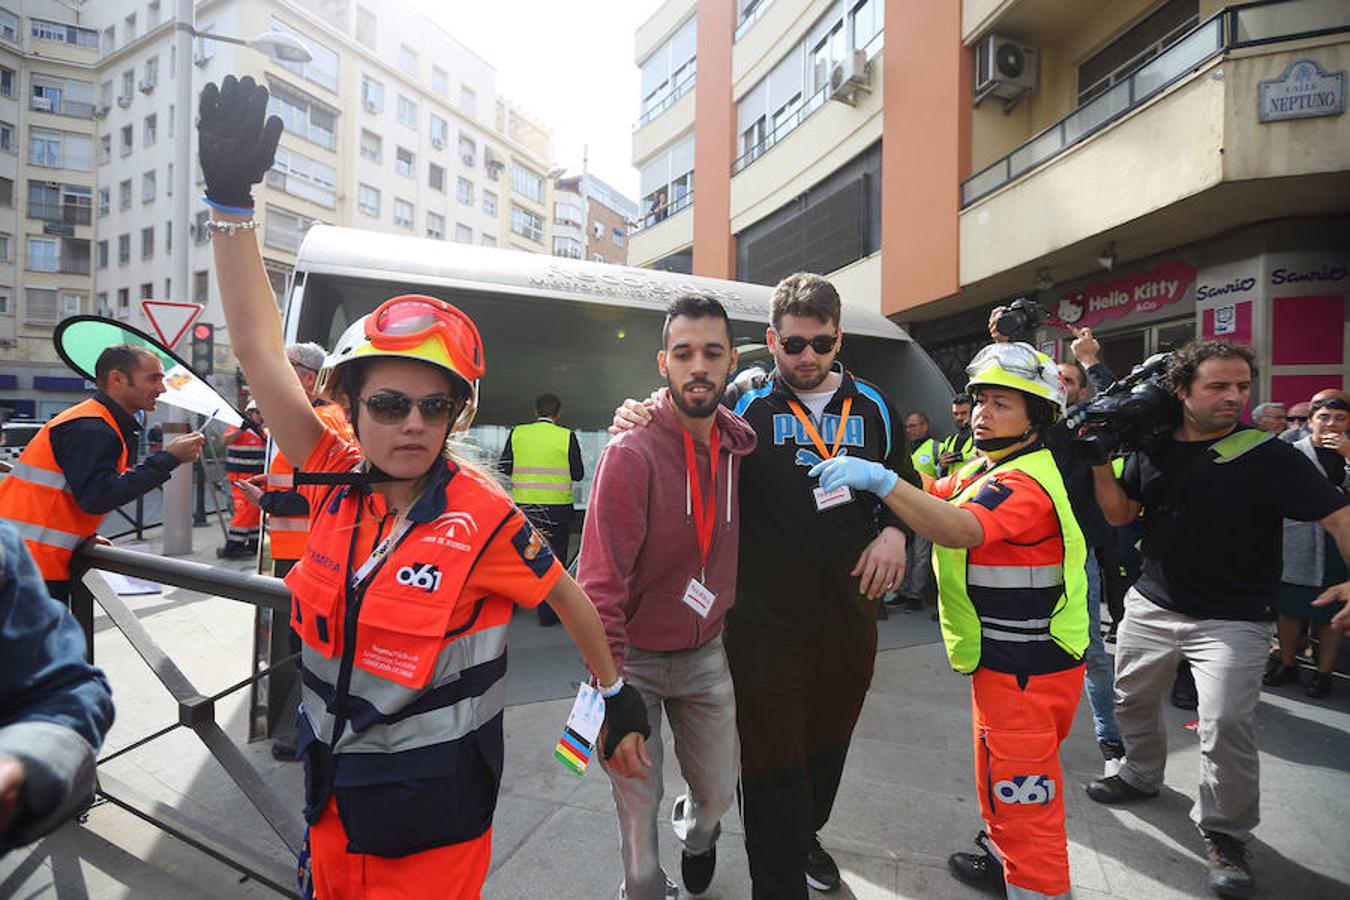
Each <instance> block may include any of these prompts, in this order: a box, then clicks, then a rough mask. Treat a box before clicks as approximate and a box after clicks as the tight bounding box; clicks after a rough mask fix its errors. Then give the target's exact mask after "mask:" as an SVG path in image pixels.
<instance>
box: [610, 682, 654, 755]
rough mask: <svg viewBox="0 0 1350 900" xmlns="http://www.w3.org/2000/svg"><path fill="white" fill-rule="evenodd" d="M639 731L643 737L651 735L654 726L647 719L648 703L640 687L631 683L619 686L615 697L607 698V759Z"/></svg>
mask: <svg viewBox="0 0 1350 900" xmlns="http://www.w3.org/2000/svg"><path fill="white" fill-rule="evenodd" d="M633 732H637V733H638V734H640V735H642V737H643V739H644V740H645V739H647V738H649V737H651V734H652V726H651V723H650V722H648V721H647V704H646V703H645V702H644V701H643V699H642V695H641V694H639V693H638V689H637V688H635V687H633V686H632V685H631V684H625V685H624V686H623V687H621V688H619V692H618V693H617V694H615V695H614V696H613V697H606V698H605V747H604V751H605V759H609V758H610V757H611V756H613V755H614V750H615V749H616V748H617V747H618V746H619V742H620V741H622V740H623V739H624V738H625V737H627V736H628V735H630V734H632V733H633Z"/></svg>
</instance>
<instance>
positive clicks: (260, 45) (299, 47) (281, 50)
mask: <svg viewBox="0 0 1350 900" xmlns="http://www.w3.org/2000/svg"><path fill="white" fill-rule="evenodd" d="M192 34H193V36H194V37H199V38H202V39H203V40H208V41H221V42H222V43H226V44H238V45H239V46H241V47H249V48H251V49H253V50H257V51H258V52H259V53H261V54H262V55H263V56H266V57H268V58H270V59H274V60H276V61H277V62H283V63H307V62H309V61H310V60H312V59H313V58H314V55H313V54H312V53H310V52H309V49H308V48H307V47H306V46H305V45H304V44H303V43H302V42H301V41H300V39H299V38H296V37H294V36H292V35H289V34H286V33H285V32H284V31H265V32H263V33H262V34H260V35H258V36H257V37H255V38H252V39H251V40H245V39H244V38H237V37H229V36H227V35H221V34H216V33H215V32H212V31H198V30H197V29H195V28H193V29H192Z"/></svg>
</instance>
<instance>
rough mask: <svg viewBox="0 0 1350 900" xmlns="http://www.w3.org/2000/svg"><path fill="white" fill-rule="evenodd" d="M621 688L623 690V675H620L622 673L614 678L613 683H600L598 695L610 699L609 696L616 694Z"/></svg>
mask: <svg viewBox="0 0 1350 900" xmlns="http://www.w3.org/2000/svg"><path fill="white" fill-rule="evenodd" d="M621 690H623V676H622V675H620V676H619V677H618V678H615V679H614V683H613V684H602V685H600V696H601V697H603V698H605V699H606V700H608V699H610V698H611V697H613V696H615V695H617V694H618V693H619V691H621Z"/></svg>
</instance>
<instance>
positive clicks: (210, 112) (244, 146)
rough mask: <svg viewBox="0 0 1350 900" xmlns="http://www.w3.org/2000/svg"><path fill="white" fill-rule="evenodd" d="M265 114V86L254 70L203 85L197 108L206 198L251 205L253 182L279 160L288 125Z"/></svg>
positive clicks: (198, 139) (199, 154)
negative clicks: (279, 146)
mask: <svg viewBox="0 0 1350 900" xmlns="http://www.w3.org/2000/svg"><path fill="white" fill-rule="evenodd" d="M266 114H267V88H265V87H263V86H262V85H260V84H255V83H254V81H253V78H252V76H250V75H245V76H244V77H243V79H242V80H236V79H235V77H234V76H233V75H226V76H225V80H224V81H222V82H221V83H220V87H219V88H217V87H216V86H215V85H214V84H208V85H207V86H206V87H204V88H202V96H201V102H200V103H199V105H198V109H197V156H198V159H199V160H200V161H201V165H202V177H203V178H204V179H205V180H206V199H208V200H210V201H211V202H212V203H218V204H220V205H221V206H234V207H240V208H246V209H252V208H253V193H252V188H253V185H255V184H257V183H258V182H260V181H262V180H263V176H264V175H266V174H267V170H268V169H270V168H272V163H273V162H275V161H276V155H277V141H278V140H280V139H281V132H282V131H283V130H284V126H283V125H282V123H281V119H280V118H279V117H277V116H271V117H270V118H268V119H267V122H266V124H264V123H263V117H264V116H265V115H266Z"/></svg>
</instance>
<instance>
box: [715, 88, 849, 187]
mask: <svg viewBox="0 0 1350 900" xmlns="http://www.w3.org/2000/svg"><path fill="white" fill-rule="evenodd" d="M829 97H830V86H829V85H828V84H824V85H822V86H821V88H820V90H818V91H816V92H815V93H814V94H812V95H811V96H810V97H808V98H806V102H805V103H803V104H801V105H800V106H798V107H797V108H796V109H795V110H793V111H792V114H791V115H790V116H788V117H787V118H786V119H784V120H783V121H781V122H779V123H778V124H777V125H776V126H774V129H773V131H770V132H769V133H768V134H766V135H764V137H763V138H762V139H760V140H759V141H758V142H756V143H755V144H754V146H752V147H750V149H748V150H746V151H745V152H744V153H742V154H741V155H740V156H738V157H736V161H735V162H734V163H732V164H731V174H732V175H736V174H738V173H739V172H741V171H742V170H743V169H745V167H746V166H748V165H750V164H751V163H752V162H754V161H755V160H757V159H759V158H760V157H761V156H763V155H764V154H765V153H768V152H769V151H770V150H772V149H773V148H774V146H775V145H776V144H777V143H778V142H779V141H781V140H782V139H783V138H785V137H787V136H788V135H789V134H791V133H792V132H793V131H795V130H796V129H797V127H798V126H799V125H801V124H802V123H803V122H805V121H806V120H807V119H809V118H810V117H811V115H812V113H814V112H815V111H816V110H818V109H820V108H821V107H822V106H824V105H825V102H826V101H827V100H828V99H829Z"/></svg>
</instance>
